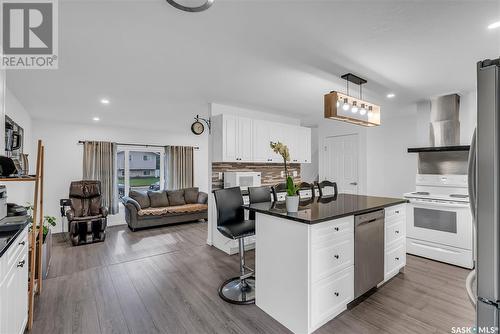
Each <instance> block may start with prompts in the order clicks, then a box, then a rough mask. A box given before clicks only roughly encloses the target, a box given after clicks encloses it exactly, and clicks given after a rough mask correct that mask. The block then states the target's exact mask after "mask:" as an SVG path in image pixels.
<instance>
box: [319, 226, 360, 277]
mask: <svg viewBox="0 0 500 334" xmlns="http://www.w3.org/2000/svg"><path fill="white" fill-rule="evenodd" d="M353 237H354V235H353V234H347V235H345V236H344V237H343V238H340V239H338V240H335V241H334V242H327V243H324V244H315V245H313V246H312V247H311V248H312V249H311V281H312V282H317V281H319V280H321V279H323V278H325V277H327V276H330V275H332V274H334V273H336V272H339V271H341V270H342V269H345V268H347V267H350V266H353V265H354V238H353Z"/></svg>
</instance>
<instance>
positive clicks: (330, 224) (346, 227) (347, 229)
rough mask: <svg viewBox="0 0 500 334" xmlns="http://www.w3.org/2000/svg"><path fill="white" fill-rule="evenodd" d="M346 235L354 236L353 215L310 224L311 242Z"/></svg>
mask: <svg viewBox="0 0 500 334" xmlns="http://www.w3.org/2000/svg"><path fill="white" fill-rule="evenodd" d="M348 235H352V236H354V216H348V217H344V218H339V219H335V220H331V221H327V222H324V223H319V224H314V225H312V228H311V243H312V244H316V243H324V242H325V241H327V242H331V241H334V240H337V239H339V238H340V239H342V238H345V237H346V236H348Z"/></svg>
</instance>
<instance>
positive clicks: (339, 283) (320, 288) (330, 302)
mask: <svg viewBox="0 0 500 334" xmlns="http://www.w3.org/2000/svg"><path fill="white" fill-rule="evenodd" d="M353 299H354V267H353V266H351V267H348V268H346V269H344V270H342V271H341V272H339V273H337V274H334V275H331V276H329V277H327V278H325V279H323V280H321V281H319V282H317V283H315V284H313V285H312V288H311V327H312V328H317V327H318V326H319V325H322V324H323V323H325V322H326V321H329V320H330V319H332V318H333V317H335V316H336V315H337V314H339V313H340V312H342V311H343V310H345V308H346V305H347V304H348V303H349V302H351V301H352V300H353Z"/></svg>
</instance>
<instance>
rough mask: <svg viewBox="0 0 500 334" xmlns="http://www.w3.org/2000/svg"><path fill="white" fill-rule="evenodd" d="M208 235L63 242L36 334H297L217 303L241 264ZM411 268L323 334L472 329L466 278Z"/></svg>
mask: <svg viewBox="0 0 500 334" xmlns="http://www.w3.org/2000/svg"><path fill="white" fill-rule="evenodd" d="M206 232H207V224H206V223H192V224H184V225H177V226H170V227H163V228H156V229H150V230H143V231H138V232H135V233H133V232H130V231H129V230H128V228H127V227H126V226H119V227H111V228H108V235H107V239H106V241H105V242H104V243H99V244H93V245H85V246H79V247H72V246H71V245H70V243H69V241H68V242H66V241H64V239H63V238H62V237H61V236H60V235H58V236H57V237H56V238H54V248H53V255H52V264H51V268H50V272H49V277H48V278H47V279H46V280H45V281H44V286H43V292H42V295H41V296H39V297H38V298H37V300H36V304H35V321H34V327H33V330H32V332H33V333H43V334H56V333H84V334H94V333H120V334H124V333H141V334H143V333H290V332H289V331H288V330H287V329H286V328H285V327H283V326H282V325H280V324H279V323H278V322H276V321H275V320H273V319H272V318H271V317H269V316H268V315H267V314H266V313H264V312H263V311H261V310H260V309H259V308H257V307H256V306H255V305H249V306H237V305H231V304H228V303H225V302H224V301H222V300H221V299H220V298H219V297H218V295H217V287H218V285H219V284H220V283H221V282H222V281H224V280H226V279H227V278H229V277H233V276H235V275H236V273H237V270H238V257H237V255H233V256H229V255H227V254H225V253H223V252H221V251H219V250H217V249H216V248H214V247H210V246H207V245H206V243H205V241H206ZM247 255H248V256H247V262H248V263H249V264H250V265H252V266H253V262H254V261H253V252H248V253H247ZM407 262H408V265H407V267H406V269H405V273H404V274H402V273H400V274H399V275H398V276H396V277H395V278H394V279H392V280H391V281H390V282H388V283H387V284H386V285H384V286H383V287H381V288H380V289H379V290H378V291H377V292H375V293H374V294H373V295H372V296H370V297H369V298H368V299H366V300H365V301H364V302H362V303H361V304H359V305H357V306H356V307H354V308H353V309H351V310H348V311H346V312H344V313H343V314H342V315H341V316H339V317H338V318H336V319H334V320H333V321H330V322H329V323H327V324H326V325H325V326H323V327H322V328H320V329H319V330H318V331H316V333H339V334H341V333H395V334H396V333H397V334H405V333H418V334H421V333H450V332H451V327H452V326H471V325H472V324H473V323H474V310H473V308H472V306H471V305H470V304H469V301H468V300H467V295H466V292H465V277H466V275H467V273H468V271H467V270H464V269H461V268H457V267H454V266H449V265H446V264H442V263H438V262H433V261H430V260H426V259H423V258H418V257H414V256H408V261H407ZM285 279H286V278H285Z"/></svg>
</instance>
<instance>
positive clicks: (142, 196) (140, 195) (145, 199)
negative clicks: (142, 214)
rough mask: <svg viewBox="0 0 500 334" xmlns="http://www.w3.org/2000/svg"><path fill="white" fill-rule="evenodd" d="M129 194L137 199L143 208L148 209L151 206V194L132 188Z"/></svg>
mask: <svg viewBox="0 0 500 334" xmlns="http://www.w3.org/2000/svg"><path fill="white" fill-rule="evenodd" d="M128 196H129V197H130V198H132V199H133V200H135V201H136V202H137V203H139V205H140V206H141V209H146V208H149V207H150V206H151V203H150V201H149V196H148V194H147V193H146V192H144V191H137V190H130V191H129V192H128Z"/></svg>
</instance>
